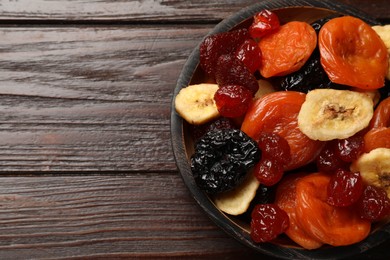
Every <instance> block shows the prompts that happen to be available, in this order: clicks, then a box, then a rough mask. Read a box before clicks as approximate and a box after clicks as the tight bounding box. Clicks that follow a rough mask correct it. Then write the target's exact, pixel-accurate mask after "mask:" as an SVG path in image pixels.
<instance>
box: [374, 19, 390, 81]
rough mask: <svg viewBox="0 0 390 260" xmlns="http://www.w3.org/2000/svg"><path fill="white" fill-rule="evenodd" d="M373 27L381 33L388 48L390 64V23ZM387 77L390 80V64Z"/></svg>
mask: <svg viewBox="0 0 390 260" xmlns="http://www.w3.org/2000/svg"><path fill="white" fill-rule="evenodd" d="M372 29H374V31H375V32H376V33H377V34H378V35H379V37H380V38H381V39H382V41H383V42H384V43H385V45H386V48H387V53H388V54H389V64H390V24H387V25H375V26H373V27H372ZM386 78H387V79H388V80H390V66H389V68H388V69H387V75H386Z"/></svg>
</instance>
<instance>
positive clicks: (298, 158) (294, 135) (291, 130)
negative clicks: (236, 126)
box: [241, 91, 324, 170]
mask: <svg viewBox="0 0 390 260" xmlns="http://www.w3.org/2000/svg"><path fill="white" fill-rule="evenodd" d="M305 97H306V95H305V94H304V93H301V92H295V91H278V92H273V93H270V94H267V95H265V96H263V97H261V98H259V99H257V100H255V101H254V102H253V103H252V104H251V105H250V106H249V108H248V110H247V113H246V114H245V118H244V121H243V123H242V125H241V130H242V131H244V132H245V133H246V134H247V135H249V136H250V137H252V138H253V139H255V140H256V141H258V140H259V138H260V136H261V134H262V133H277V134H279V135H280V136H282V137H283V138H284V139H286V140H287V142H288V144H289V146H290V152H291V161H290V163H288V165H287V166H286V168H285V170H291V169H296V168H298V167H301V166H304V165H306V164H308V163H309V162H311V161H313V160H314V159H315V158H316V157H317V155H318V154H319V152H320V150H321V148H322V147H323V144H324V143H323V142H321V141H315V140H311V139H310V138H309V137H307V136H306V135H305V134H303V133H302V132H301V131H300V130H299V127H298V120H297V117H298V113H299V111H300V109H301V106H302V104H303V102H304V101H305Z"/></svg>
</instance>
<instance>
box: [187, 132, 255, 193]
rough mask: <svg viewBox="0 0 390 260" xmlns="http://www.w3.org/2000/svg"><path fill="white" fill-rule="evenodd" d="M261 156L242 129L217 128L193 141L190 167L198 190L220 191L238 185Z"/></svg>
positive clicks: (253, 142)
mask: <svg viewBox="0 0 390 260" xmlns="http://www.w3.org/2000/svg"><path fill="white" fill-rule="evenodd" d="M260 155H261V151H260V149H259V147H258V145H257V143H256V141H254V140H253V139H252V138H250V137H249V136H247V135H246V134H245V133H244V132H242V131H241V130H239V129H218V130H215V131H210V132H208V133H207V134H205V135H204V136H203V137H202V138H201V139H200V140H199V141H198V142H197V143H196V145H195V153H194V155H193V156H192V157H191V170H192V174H193V175H194V179H195V181H196V183H197V185H198V186H199V188H200V189H202V190H204V191H205V192H207V193H209V194H215V193H220V192H224V191H227V190H230V189H232V188H234V187H235V186H236V185H238V184H239V183H240V182H241V181H242V180H243V177H244V176H245V174H246V173H247V171H248V170H249V168H251V167H252V166H253V165H254V164H255V163H256V162H257V161H258V160H259V159H260Z"/></svg>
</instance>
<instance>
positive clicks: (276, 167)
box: [253, 157, 283, 186]
mask: <svg viewBox="0 0 390 260" xmlns="http://www.w3.org/2000/svg"><path fill="white" fill-rule="evenodd" d="M253 174H254V175H255V176H256V178H257V180H259V182H260V183H262V184H264V185H265V186H272V185H275V184H276V183H278V182H279V181H280V180H281V179H282V177H283V166H282V165H280V163H279V162H278V161H277V160H275V159H274V158H268V157H262V158H261V159H260V161H259V162H258V163H257V164H256V165H255V168H254V169H253Z"/></svg>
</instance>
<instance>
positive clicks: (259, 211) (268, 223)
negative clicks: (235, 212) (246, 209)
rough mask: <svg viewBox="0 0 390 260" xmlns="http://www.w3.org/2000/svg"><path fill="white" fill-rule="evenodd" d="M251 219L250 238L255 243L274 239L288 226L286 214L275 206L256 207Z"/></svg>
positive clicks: (260, 205)
mask: <svg viewBox="0 0 390 260" xmlns="http://www.w3.org/2000/svg"><path fill="white" fill-rule="evenodd" d="M251 217H252V220H251V238H252V239H253V241H255V242H256V243H262V242H268V241H271V240H273V239H275V238H276V237H277V236H278V235H280V234H282V233H283V232H284V231H286V229H287V228H288V226H289V218H288V215H287V213H286V212H285V211H284V210H282V209H281V208H279V207H278V206H277V205H275V204H259V205H256V206H255V208H254V209H253V211H252V214H251Z"/></svg>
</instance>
